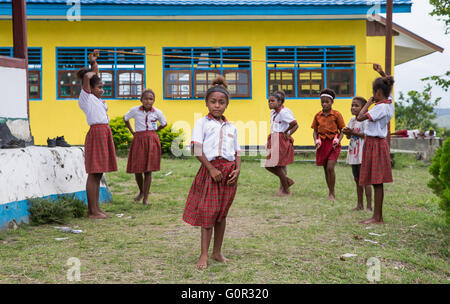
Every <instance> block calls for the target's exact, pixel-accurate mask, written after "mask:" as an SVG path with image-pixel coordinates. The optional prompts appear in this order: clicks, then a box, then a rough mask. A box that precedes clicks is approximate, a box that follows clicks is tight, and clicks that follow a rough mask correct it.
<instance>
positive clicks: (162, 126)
mask: <svg viewBox="0 0 450 304" xmlns="http://www.w3.org/2000/svg"><path fill="white" fill-rule="evenodd" d="M165 127H167V124H165V125H162V124H160V125H159V127H158V129H156V132H158V131H159V130H161V129H164V128H165Z"/></svg>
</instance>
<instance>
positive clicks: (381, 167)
mask: <svg viewBox="0 0 450 304" xmlns="http://www.w3.org/2000/svg"><path fill="white" fill-rule="evenodd" d="M392 181H393V180H392V169H391V157H390V155H389V147H388V144H387V141H386V138H378V137H370V136H366V137H365V139H364V147H363V155H362V164H361V172H360V174H359V185H360V186H364V185H377V184H383V183H392Z"/></svg>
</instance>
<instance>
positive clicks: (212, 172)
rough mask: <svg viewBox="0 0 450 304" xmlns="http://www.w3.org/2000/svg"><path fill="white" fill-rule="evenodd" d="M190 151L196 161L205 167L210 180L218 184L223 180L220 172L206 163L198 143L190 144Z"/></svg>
mask: <svg viewBox="0 0 450 304" xmlns="http://www.w3.org/2000/svg"><path fill="white" fill-rule="evenodd" d="M191 147H192V149H193V150H194V156H195V157H196V158H197V159H198V161H199V162H200V163H201V164H202V165H203V166H205V167H206V169H207V170H208V172H209V175H211V177H212V179H213V180H214V181H215V182H220V181H222V179H223V176H222V172H220V171H219V170H217V169H216V168H214V166H213V165H212V164H211V163H210V162H209V161H208V159H207V158H206V155H205V153H203V148H202V145H201V144H198V143H192V146H191Z"/></svg>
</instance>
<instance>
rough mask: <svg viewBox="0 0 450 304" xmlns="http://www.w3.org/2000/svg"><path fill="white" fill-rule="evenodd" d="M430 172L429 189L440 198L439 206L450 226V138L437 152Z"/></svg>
mask: <svg viewBox="0 0 450 304" xmlns="http://www.w3.org/2000/svg"><path fill="white" fill-rule="evenodd" d="M429 171H430V173H431V175H432V176H433V178H432V179H431V180H430V182H429V183H428V187H430V188H431V189H432V190H433V193H434V194H436V195H437V196H438V197H439V198H440V202H439V206H440V207H441V208H442V209H443V210H444V211H445V217H446V222H447V224H450V138H447V139H446V140H445V141H444V144H443V145H442V147H441V148H439V149H438V150H437V151H436V154H435V155H434V157H433V163H432V164H431V166H430V169H429Z"/></svg>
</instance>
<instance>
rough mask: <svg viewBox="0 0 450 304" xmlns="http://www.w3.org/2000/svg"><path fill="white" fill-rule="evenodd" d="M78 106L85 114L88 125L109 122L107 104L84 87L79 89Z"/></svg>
mask: <svg viewBox="0 0 450 304" xmlns="http://www.w3.org/2000/svg"><path fill="white" fill-rule="evenodd" d="M78 106H79V107H80V108H81V110H83V112H84V114H85V115H86V120H87V123H88V125H90V126H92V125H98V124H108V123H109V117H108V113H107V112H108V106H107V105H106V103H105V102H103V101H102V100H101V99H98V98H97V97H96V96H95V95H94V94H91V93H87V92H86V91H85V90H84V89H81V92H80V97H79V98H78Z"/></svg>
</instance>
